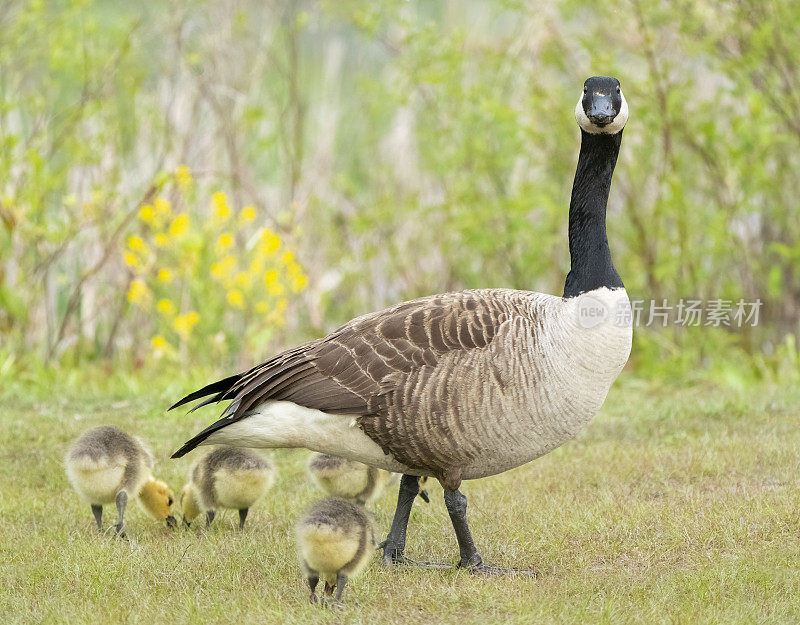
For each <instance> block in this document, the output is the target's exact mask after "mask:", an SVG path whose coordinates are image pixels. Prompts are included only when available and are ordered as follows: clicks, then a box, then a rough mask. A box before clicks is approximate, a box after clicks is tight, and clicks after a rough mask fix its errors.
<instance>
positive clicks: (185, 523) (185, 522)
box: [183, 517, 192, 527]
mask: <svg viewBox="0 0 800 625" xmlns="http://www.w3.org/2000/svg"><path fill="white" fill-rule="evenodd" d="M183 525H184V527H191V525H192V524H191V523H189V521H187V520H186V517H183Z"/></svg>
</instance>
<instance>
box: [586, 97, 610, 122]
mask: <svg viewBox="0 0 800 625" xmlns="http://www.w3.org/2000/svg"><path fill="white" fill-rule="evenodd" d="M616 116H617V111H615V110H614V105H613V103H612V102H611V98H610V97H606V96H595V97H594V98H592V104H591V106H590V107H589V111H588V112H587V113H586V117H588V118H589V121H591V122H592V123H593V124H594V125H596V126H600V127H601V128H602V127H603V126H608V124H610V123H611V122H613V121H614V118H615V117H616Z"/></svg>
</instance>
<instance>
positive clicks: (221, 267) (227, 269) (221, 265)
mask: <svg viewBox="0 0 800 625" xmlns="http://www.w3.org/2000/svg"><path fill="white" fill-rule="evenodd" d="M235 266H236V259H235V258H234V257H233V256H231V255H230V254H228V255H227V256H226V257H225V258H223V259H221V260H220V261H219V262H216V263H214V264H213V265H211V275H212V276H214V277H215V278H217V279H220V280H221V279H222V278H224V277H225V276H227V275H228V274H229V273H231V271H233V268H234V267H235Z"/></svg>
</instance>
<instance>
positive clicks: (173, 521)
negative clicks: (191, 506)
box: [167, 514, 178, 527]
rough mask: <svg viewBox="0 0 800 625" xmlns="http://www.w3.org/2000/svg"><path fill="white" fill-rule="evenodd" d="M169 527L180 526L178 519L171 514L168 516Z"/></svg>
mask: <svg viewBox="0 0 800 625" xmlns="http://www.w3.org/2000/svg"><path fill="white" fill-rule="evenodd" d="M167 527H178V521H177V520H176V519H175V517H174V516H172V515H171V514H170V515H169V516H168V517H167Z"/></svg>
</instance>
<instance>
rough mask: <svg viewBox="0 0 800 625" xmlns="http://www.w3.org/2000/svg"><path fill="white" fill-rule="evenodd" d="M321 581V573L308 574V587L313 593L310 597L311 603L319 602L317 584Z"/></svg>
mask: <svg viewBox="0 0 800 625" xmlns="http://www.w3.org/2000/svg"><path fill="white" fill-rule="evenodd" d="M318 583H319V575H318V574H317V573H310V574H309V575H308V587H309V588H310V589H311V595H310V596H309V597H308V600H309V602H310V603H317V592H316V591H317V584H318Z"/></svg>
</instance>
